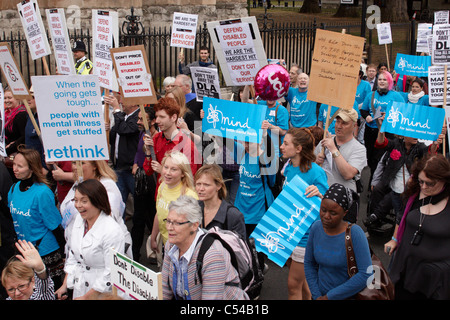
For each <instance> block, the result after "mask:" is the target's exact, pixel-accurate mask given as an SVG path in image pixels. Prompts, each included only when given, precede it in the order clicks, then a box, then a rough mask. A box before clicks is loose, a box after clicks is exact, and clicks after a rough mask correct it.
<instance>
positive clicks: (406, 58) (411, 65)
mask: <svg viewBox="0 0 450 320" xmlns="http://www.w3.org/2000/svg"><path fill="white" fill-rule="evenodd" d="M430 66H431V56H412V55H407V54H403V53H397V59H396V60H395V67H394V70H395V72H397V73H398V74H401V75H407V76H416V77H428V67H430Z"/></svg>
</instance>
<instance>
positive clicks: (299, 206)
mask: <svg viewBox="0 0 450 320" xmlns="http://www.w3.org/2000/svg"><path fill="white" fill-rule="evenodd" d="M307 186H308V184H307V183H306V182H305V181H303V180H302V179H301V178H300V177H299V176H295V177H294V178H293V179H292V180H291V181H290V182H289V184H288V185H286V186H285V187H284V188H283V191H282V192H281V193H280V194H279V195H278V197H277V198H276V199H275V201H274V202H273V204H272V205H271V206H270V208H269V210H267V212H266V213H265V214H264V217H263V218H262V219H261V221H260V222H259V223H258V225H257V226H256V228H255V230H254V231H253V233H252V234H251V235H250V237H252V238H254V239H255V245H256V250H257V251H259V252H263V253H265V254H266V255H267V257H269V259H270V260H272V261H273V262H275V263H276V264H277V265H279V266H280V267H283V266H284V264H285V263H286V261H287V259H289V257H290V256H291V254H292V251H293V250H294V248H295V247H296V246H297V245H298V243H299V242H300V240H301V239H302V237H303V236H304V235H305V233H306V231H308V229H309V227H310V226H311V225H312V224H313V222H314V221H316V219H317V218H318V217H319V210H320V203H321V200H320V198H319V197H317V196H315V197H311V198H306V197H305V195H304V194H305V190H306V187H307Z"/></svg>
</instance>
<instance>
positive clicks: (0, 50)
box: [0, 42, 31, 100]
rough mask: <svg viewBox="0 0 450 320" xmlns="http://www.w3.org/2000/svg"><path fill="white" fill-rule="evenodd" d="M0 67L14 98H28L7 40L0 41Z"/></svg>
mask: <svg viewBox="0 0 450 320" xmlns="http://www.w3.org/2000/svg"><path fill="white" fill-rule="evenodd" d="M0 67H1V69H2V72H3V76H4V77H5V79H6V81H7V82H8V86H9V87H10V88H11V92H12V94H13V96H14V98H16V99H18V100H27V99H29V98H30V97H31V96H30V93H29V91H28V86H27V84H26V83H25V81H24V79H23V76H22V73H21V72H20V70H19V68H18V66H17V63H16V59H15V58H14V56H13V55H12V54H11V48H10V47H9V44H8V43H7V42H0Z"/></svg>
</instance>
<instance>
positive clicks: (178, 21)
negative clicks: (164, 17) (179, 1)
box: [170, 12, 198, 49]
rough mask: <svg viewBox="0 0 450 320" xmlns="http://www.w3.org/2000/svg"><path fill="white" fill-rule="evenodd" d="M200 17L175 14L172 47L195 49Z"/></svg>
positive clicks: (171, 37) (171, 38)
mask: <svg viewBox="0 0 450 320" xmlns="http://www.w3.org/2000/svg"><path fill="white" fill-rule="evenodd" d="M197 22H198V15H196V14H187V13H180V12H174V13H173V21H172V35H171V36H170V46H171V47H181V48H188V49H194V47H195V35H196V33H197Z"/></svg>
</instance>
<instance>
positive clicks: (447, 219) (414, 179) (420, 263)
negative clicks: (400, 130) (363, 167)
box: [385, 154, 450, 300]
mask: <svg viewBox="0 0 450 320" xmlns="http://www.w3.org/2000/svg"><path fill="white" fill-rule="evenodd" d="M404 195H405V200H407V203H406V206H405V210H404V213H403V217H402V219H401V222H400V224H399V225H398V226H396V229H395V232H394V237H392V240H391V241H389V242H388V243H386V244H385V251H386V252H387V253H389V254H390V255H392V253H393V252H394V251H395V255H394V257H393V261H392V265H391V270H390V276H391V279H392V282H393V283H394V284H395V297H396V299H398V300H416V299H433V300H448V299H450V285H449V283H450V232H449V230H450V202H449V196H450V162H449V161H448V160H447V159H446V158H445V157H444V156H443V155H441V154H436V155H433V156H430V157H426V158H423V159H422V160H420V161H419V162H417V163H416V164H415V165H414V166H413V169H412V172H411V178H410V180H409V181H408V184H407V189H406V191H405V194H404Z"/></svg>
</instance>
